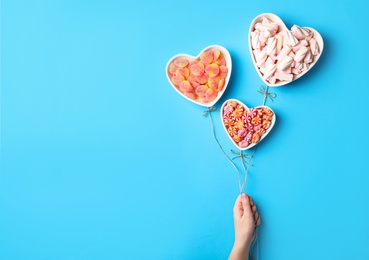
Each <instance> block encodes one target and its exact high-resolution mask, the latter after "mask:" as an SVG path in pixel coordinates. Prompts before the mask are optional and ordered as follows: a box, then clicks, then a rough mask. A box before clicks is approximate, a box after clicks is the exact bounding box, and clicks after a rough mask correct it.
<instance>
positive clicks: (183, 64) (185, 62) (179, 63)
mask: <svg viewBox="0 0 369 260" xmlns="http://www.w3.org/2000/svg"><path fill="white" fill-rule="evenodd" d="M173 63H174V65H176V66H177V67H181V68H183V67H186V66H187V65H188V60H187V59H183V58H177V59H175V60H174V62H173Z"/></svg>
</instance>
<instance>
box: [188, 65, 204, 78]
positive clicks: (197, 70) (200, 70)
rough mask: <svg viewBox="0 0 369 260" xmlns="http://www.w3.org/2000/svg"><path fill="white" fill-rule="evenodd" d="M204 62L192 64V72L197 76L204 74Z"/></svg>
mask: <svg viewBox="0 0 369 260" xmlns="http://www.w3.org/2000/svg"><path fill="white" fill-rule="evenodd" d="M204 68H205V66H204V64H203V63H201V62H198V63H195V64H192V65H191V72H192V73H193V74H194V75H196V76H201V75H202V74H204V71H205V70H204Z"/></svg>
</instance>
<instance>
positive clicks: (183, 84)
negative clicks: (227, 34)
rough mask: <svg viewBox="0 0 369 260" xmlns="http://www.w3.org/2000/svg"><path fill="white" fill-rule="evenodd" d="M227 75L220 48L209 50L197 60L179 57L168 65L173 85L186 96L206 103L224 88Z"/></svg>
mask: <svg viewBox="0 0 369 260" xmlns="http://www.w3.org/2000/svg"><path fill="white" fill-rule="evenodd" d="M227 75H228V68H227V67H226V61H225V58H224V56H223V54H222V52H221V51H220V50H218V49H211V50H207V51H205V52H203V53H201V54H200V56H199V58H197V59H195V60H189V59H187V58H184V57H177V58H175V59H174V60H173V61H172V62H171V63H170V64H169V66H168V76H169V78H170V80H171V82H172V83H173V85H174V86H176V87H177V88H178V90H179V91H180V92H181V93H182V94H183V95H185V96H186V97H188V98H190V99H193V100H196V101H198V102H200V103H204V104H206V103H208V102H211V101H213V100H215V99H216V97H217V96H218V93H219V92H220V91H222V90H223V89H224V86H225V83H226V80H225V78H226V77H227Z"/></svg>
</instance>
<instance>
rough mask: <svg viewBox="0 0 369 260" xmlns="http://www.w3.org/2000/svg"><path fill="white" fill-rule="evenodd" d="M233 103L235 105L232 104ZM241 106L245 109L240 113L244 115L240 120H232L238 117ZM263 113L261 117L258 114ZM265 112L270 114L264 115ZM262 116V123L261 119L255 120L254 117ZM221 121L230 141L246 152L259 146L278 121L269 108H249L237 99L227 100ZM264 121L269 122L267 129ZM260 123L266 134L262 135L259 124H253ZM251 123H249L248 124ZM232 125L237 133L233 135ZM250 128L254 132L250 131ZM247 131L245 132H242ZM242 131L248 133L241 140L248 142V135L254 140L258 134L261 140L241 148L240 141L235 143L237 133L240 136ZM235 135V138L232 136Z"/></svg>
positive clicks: (222, 109) (223, 106)
mask: <svg viewBox="0 0 369 260" xmlns="http://www.w3.org/2000/svg"><path fill="white" fill-rule="evenodd" d="M232 102H233V103H232ZM226 106H228V108H229V106H231V107H233V109H234V110H231V112H230V111H229V110H227V109H226ZM239 106H241V107H243V110H241V111H242V112H241V111H240V110H239V111H238V112H239V113H242V116H239V117H238V119H236V118H234V119H232V118H233V117H234V116H236V114H235V113H237V111H236V110H237V109H239ZM260 111H261V112H262V113H263V114H262V115H260V114H258V112H260ZM263 111H267V112H269V113H268V114H266V113H265V114H264V112H263ZM264 115H266V117H267V119H264ZM259 116H260V121H259V119H257V120H255V121H254V120H253V118H254V117H259ZM220 119H221V122H222V125H223V128H224V130H225V131H226V133H227V135H228V137H229V139H231V141H232V143H233V144H234V145H235V146H236V147H237V148H238V149H240V150H242V151H244V150H248V149H250V148H252V147H254V146H255V145H257V144H258V143H260V142H261V140H263V139H264V138H265V137H266V136H267V135H268V134H269V133H270V131H271V130H272V128H273V127H274V124H275V121H276V115H275V113H274V111H273V110H272V109H271V108H270V107H267V106H257V107H254V108H249V107H248V106H246V105H245V104H244V103H242V102H241V101H239V100H237V99H228V100H226V101H225V102H224V103H223V105H222V107H221V110H220ZM226 120H234V121H233V122H231V121H226ZM237 120H242V121H243V122H242V123H241V126H240V125H239V124H238V123H237V122H236V121H237ZM264 120H265V121H267V122H265V123H267V124H266V125H267V127H265V128H266V129H265V128H264ZM256 121H257V122H258V124H259V125H260V126H259V127H260V128H261V129H262V131H263V132H264V133H263V134H260V128H258V126H257V125H258V124H253V123H254V122H256ZM247 122H249V123H247ZM226 124H228V128H227V126H226ZM230 125H232V126H233V127H234V129H232V131H235V133H233V134H232V133H231V132H232V131H230V127H229V126H230ZM250 127H251V129H252V130H250ZM242 129H245V130H242ZM240 130H242V131H246V133H244V134H245V136H243V137H242V139H241V140H244V141H245V140H246V139H247V135H251V137H250V138H251V140H254V139H253V138H254V134H258V136H259V138H257V139H258V140H257V142H252V141H250V142H248V143H249V144H248V145H247V146H246V147H243V146H240V145H239V144H240V141H238V142H236V141H235V137H234V136H235V134H236V132H237V135H238V136H241V135H240ZM231 135H233V136H231Z"/></svg>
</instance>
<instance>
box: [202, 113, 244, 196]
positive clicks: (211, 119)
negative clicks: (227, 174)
mask: <svg viewBox="0 0 369 260" xmlns="http://www.w3.org/2000/svg"><path fill="white" fill-rule="evenodd" d="M214 111H216V107H215V106H212V107H209V108H208V109H207V110H205V111H203V112H202V116H207V115H209V117H210V123H211V131H212V134H213V137H214V140H215V141H216V143H217V144H218V147H219V149H220V150H221V151H222V153H223V155H224V156H225V157H226V158H227V160H228V162H229V163H230V164H231V165H232V166H233V168H234V169H235V170H236V172H237V174H238V187H239V189H240V194H242V192H243V188H244V187H245V184H246V180H245V179H244V181H243V182H242V183H241V172H240V171H239V169H238V168H237V166H236V164H235V163H234V162H233V161H232V159H231V158H229V156H228V155H227V154H226V152H225V151H224V149H223V147H222V145H221V144H220V143H219V141H218V138H217V137H216V134H215V129H214V123H213V118H212V116H211V112H214Z"/></svg>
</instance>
